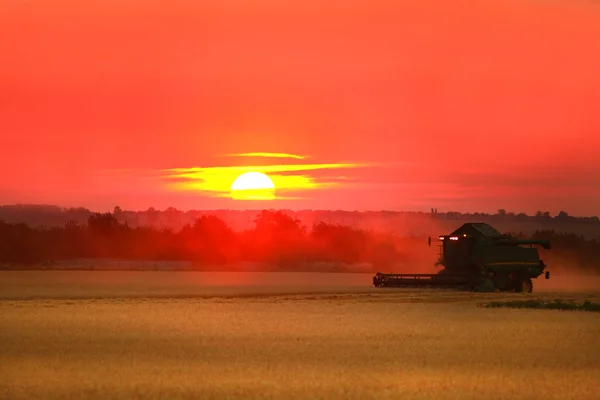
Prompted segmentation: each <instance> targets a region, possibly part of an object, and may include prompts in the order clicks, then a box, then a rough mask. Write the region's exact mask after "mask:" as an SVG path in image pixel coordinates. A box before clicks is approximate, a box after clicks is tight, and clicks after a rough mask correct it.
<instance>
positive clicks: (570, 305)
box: [482, 299, 600, 312]
mask: <svg viewBox="0 0 600 400" xmlns="http://www.w3.org/2000/svg"><path fill="white" fill-rule="evenodd" d="M482 306H483V307H485V308H534V309H546V310H565V311H591V312H600V303H593V302H591V301H589V300H586V301H584V302H583V303H580V304H578V303H575V302H573V301H563V300H561V299H555V300H553V301H544V300H540V299H532V300H514V301H491V302H489V303H484V304H482Z"/></svg>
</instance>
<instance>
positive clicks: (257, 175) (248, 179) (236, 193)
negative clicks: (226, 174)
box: [231, 172, 275, 200]
mask: <svg viewBox="0 0 600 400" xmlns="http://www.w3.org/2000/svg"><path fill="white" fill-rule="evenodd" d="M231 198H232V199H234V200H273V199H275V185H274V184H273V181H272V180H271V178H269V177H268V176H267V175H266V174H263V173H262V172H246V173H243V174H241V175H240V176H238V177H237V178H236V179H235V181H233V183H232V184H231Z"/></svg>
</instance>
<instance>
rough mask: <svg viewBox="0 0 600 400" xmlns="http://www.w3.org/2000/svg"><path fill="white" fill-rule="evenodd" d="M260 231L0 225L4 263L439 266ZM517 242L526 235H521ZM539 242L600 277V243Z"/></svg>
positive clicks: (375, 248)
mask: <svg viewBox="0 0 600 400" xmlns="http://www.w3.org/2000/svg"><path fill="white" fill-rule="evenodd" d="M253 222H254V226H253V227H252V228H251V229H247V230H245V231H242V232H236V231H234V230H232V229H231V228H230V227H229V226H228V225H227V224H226V223H225V222H224V221H223V220H222V219H220V218H218V217H217V216H214V215H203V216H201V217H199V218H197V219H196V220H195V222H194V223H192V224H186V225H185V226H184V227H183V228H182V229H180V230H174V229H169V228H162V229H159V228H153V227H147V226H146V227H143V226H138V227H131V226H129V225H128V223H127V222H120V221H119V220H118V218H116V216H115V214H114V213H96V214H93V215H91V216H89V217H88V220H87V223H85V224H81V223H80V222H78V221H69V222H67V223H65V224H64V225H62V226H52V227H35V228H34V227H30V226H28V225H27V224H24V223H16V224H10V223H5V222H2V221H0V262H1V263H9V264H31V263H40V262H50V261H56V260H77V259H90V258H92V259H103V258H104V259H121V260H139V261H192V262H197V263H199V264H232V263H237V262H260V263H268V264H270V265H276V266H280V267H286V268H290V269H293V268H295V267H298V266H299V265H303V264H306V263H311V262H332V263H343V264H348V265H350V264H361V263H369V264H371V265H372V266H373V269H374V270H379V269H388V270H389V268H391V267H392V266H393V265H397V264H399V263H400V264H403V265H407V267H406V268H407V271H406V272H414V270H413V271H411V270H410V265H411V263H413V264H414V263H416V262H422V261H424V260H425V261H426V262H430V264H431V265H432V266H433V264H434V262H435V258H436V257H435V249H433V251H431V250H432V249H429V250H427V249H428V247H427V238H426V237H417V236H412V235H405V236H399V235H397V234H395V233H393V232H385V231H375V230H364V229H358V228H354V227H350V226H343V225H339V224H328V223H325V222H318V223H315V224H314V225H313V226H312V228H311V229H310V230H309V229H307V228H306V227H305V226H303V225H302V224H301V222H300V220H298V219H297V218H294V217H292V216H290V215H287V214H285V213H283V212H281V211H268V210H263V211H261V212H260V213H259V214H258V215H257V217H256V218H255V219H254V221H253ZM513 236H517V237H523V236H525V235H523V234H520V233H515V234H513ZM533 237H534V238H543V239H549V240H550V241H551V242H552V250H551V251H549V252H548V253H547V254H546V253H544V252H542V256H543V258H544V259H545V260H546V261H547V263H548V264H549V265H552V263H553V262H555V263H561V264H562V265H567V264H568V266H569V267H573V268H575V267H576V268H579V269H586V270H589V271H597V272H599V273H600V242H599V241H597V240H595V239H592V240H587V239H585V238H584V237H583V236H581V235H576V234H572V233H571V234H564V233H556V232H554V231H551V230H539V231H536V232H535V233H534V234H533Z"/></svg>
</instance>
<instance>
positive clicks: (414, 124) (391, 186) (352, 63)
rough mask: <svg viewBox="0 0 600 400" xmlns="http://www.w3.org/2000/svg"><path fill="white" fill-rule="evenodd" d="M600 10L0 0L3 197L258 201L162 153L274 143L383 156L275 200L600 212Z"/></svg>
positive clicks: (128, 203)
mask: <svg viewBox="0 0 600 400" xmlns="http://www.w3.org/2000/svg"><path fill="white" fill-rule="evenodd" d="M598 21H600V3H598V2H595V1H593V0H520V1H517V0H488V1H480V2H472V1H465V0H455V1H441V0H437V1H433V0H414V1H400V0H395V1H383V0H368V1H362V0H361V1H352V2H349V1H341V0H339V1H338V0H336V1H327V0H304V1H300V0H290V1H276V0H246V1H241V0H235V1H233V0H219V1H210V2H208V1H206V2H203V1H197V0H194V1H193V0H173V1H163V2H158V1H152V0H146V1H127V0H119V1H117V0H104V1H100V0H96V1H85V2H82V1H74V0H72V1H65V0H55V1H51V2H50V1H40V0H29V1H17V0H7V1H3V2H1V3H0V37H2V40H0V135H1V136H0V138H1V141H0V203H2V204H11V203H17V202H20V203H51V204H58V205H65V206H78V205H81V206H86V207H90V208H93V209H98V210H104V209H112V207H113V206H114V205H117V204H118V205H120V206H121V207H123V208H130V209H131V208H132V209H145V208H148V207H150V206H154V207H156V208H166V207H168V206H175V207H178V208H183V209H189V208H196V209H201V208H255V207H256V204H254V203H248V202H245V203H244V202H242V203H240V202H233V201H232V200H230V199H226V198H222V197H220V198H219V197H211V196H208V195H205V194H203V193H193V192H192V193H189V192H187V193H184V192H179V191H172V190H170V189H167V188H166V187H165V185H164V182H163V181H162V180H161V179H159V178H157V174H158V175H160V174H159V173H158V172H157V171H161V170H164V169H170V168H193V167H202V168H207V167H215V166H227V165H244V164H248V163H250V160H248V159H245V158H235V157H228V156H227V155H228V154H232V153H249V152H276V153H290V154H299V155H307V156H309V158H308V159H307V160H306V162H307V163H311V164H315V163H316V164H322V163H323V164H332V163H333V164H337V163H349V164H373V163H377V165H375V166H373V165H371V166H368V167H360V168H349V169H343V170H337V169H323V170H317V171H312V172H310V176H311V177H312V178H315V177H317V178H318V177H320V178H327V179H329V180H331V181H334V180H336V179H337V178H338V177H344V178H345V179H343V180H339V181H338V182H339V185H338V186H336V187H329V188H327V189H320V190H314V191H309V192H306V193H304V194H302V193H300V195H301V196H303V197H304V199H303V200H285V201H275V202H273V205H272V206H271V207H274V208H313V209H316V208H333V209H359V210H361V209H374V210H377V209H390V210H394V209H395V210H398V209H404V210H419V209H422V210H429V208H431V207H437V208H438V209H439V210H440V211H442V210H449V209H452V210H458V211H468V210H470V211H495V210H496V209H498V208H507V209H510V210H514V211H517V212H519V211H525V212H528V213H533V212H535V211H536V210H538V209H542V210H549V211H551V212H553V213H555V212H558V211H559V210H561V209H564V210H566V211H568V212H569V213H571V214H575V215H598V214H600V206H598V204H600V163H599V162H598V161H597V160H596V156H597V154H599V152H600V72H599V71H600V51H598V43H600V23H599V22H598ZM269 161H273V160H269ZM303 161H305V160H298V159H289V160H285V162H286V163H293V164H298V163H302V162H303ZM254 162H262V163H264V162H266V161H265V160H262V159H260V160H258V161H256V160H252V164H253V163H254ZM274 162H275V163H276V164H280V163H281V162H282V160H281V159H278V160H275V161H274ZM115 170H118V171H115ZM123 170H127V172H123ZM261 206H264V205H261Z"/></svg>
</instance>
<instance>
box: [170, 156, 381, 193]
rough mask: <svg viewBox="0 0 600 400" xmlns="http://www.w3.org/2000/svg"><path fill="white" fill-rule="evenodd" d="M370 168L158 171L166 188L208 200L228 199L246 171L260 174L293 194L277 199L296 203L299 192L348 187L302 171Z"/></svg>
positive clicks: (329, 165) (278, 189)
mask: <svg viewBox="0 0 600 400" xmlns="http://www.w3.org/2000/svg"><path fill="white" fill-rule="evenodd" d="M370 165H372V164H358V163H324V164H290V165H285V164H275V165H246V166H218V167H191V168H170V169H164V170H161V171H160V172H161V173H162V174H163V175H162V179H164V180H166V181H167V184H166V185H167V188H168V189H169V190H171V191H179V192H181V191H184V192H192V193H194V192H195V193H199V194H205V195H209V196H211V197H230V193H231V184H232V183H233V181H234V180H235V179H236V178H237V177H238V176H239V175H241V174H243V173H245V172H262V173H264V174H267V175H268V176H269V178H271V180H272V181H273V183H274V185H275V188H276V189H275V191H276V192H279V193H281V192H285V193H288V194H289V193H293V195H285V196H281V195H276V197H275V199H276V200H289V199H296V200H297V199H302V198H303V197H302V196H299V195H298V192H304V191H309V190H310V191H313V190H319V189H329V188H334V187H340V186H347V182H341V181H345V180H346V179H340V180H339V181H338V180H337V179H335V177H331V178H326V179H324V178H320V177H315V176H311V175H309V174H306V173H303V174H302V173H301V172H309V171H318V170H333V169H351V168H361V167H367V166H370ZM290 173H295V174H290ZM298 173H301V174H298Z"/></svg>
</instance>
